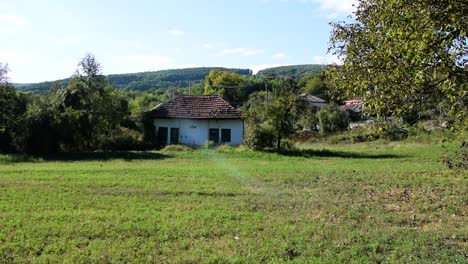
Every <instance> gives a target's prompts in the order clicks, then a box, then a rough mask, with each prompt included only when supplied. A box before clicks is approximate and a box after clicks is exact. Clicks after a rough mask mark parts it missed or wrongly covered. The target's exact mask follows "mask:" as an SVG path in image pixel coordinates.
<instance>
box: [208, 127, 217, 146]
mask: <svg viewBox="0 0 468 264" xmlns="http://www.w3.org/2000/svg"><path fill="white" fill-rule="evenodd" d="M208 140H209V141H213V142H214V143H215V144H219V129H217V128H210V131H209V135H208Z"/></svg>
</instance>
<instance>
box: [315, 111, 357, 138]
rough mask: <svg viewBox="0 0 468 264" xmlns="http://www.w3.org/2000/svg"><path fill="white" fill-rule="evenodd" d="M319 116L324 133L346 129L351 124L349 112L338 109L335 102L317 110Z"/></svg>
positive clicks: (321, 129) (321, 130)
mask: <svg viewBox="0 0 468 264" xmlns="http://www.w3.org/2000/svg"><path fill="white" fill-rule="evenodd" d="M317 118H318V122H319V126H320V133H322V134H325V133H331V132H338V131H344V130H346V129H348V126H349V116H348V113H347V112H344V111H340V110H338V108H337V107H336V105H334V104H329V105H327V106H325V107H322V108H321V109H320V110H319V111H318V112H317Z"/></svg>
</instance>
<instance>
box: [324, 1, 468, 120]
mask: <svg viewBox="0 0 468 264" xmlns="http://www.w3.org/2000/svg"><path fill="white" fill-rule="evenodd" d="M332 26H333V31H332V34H331V45H330V50H331V52H333V53H334V54H336V55H338V56H339V57H341V58H342V59H343V61H344V63H343V65H342V66H340V67H331V68H330V70H329V71H328V75H329V76H330V77H331V79H332V80H333V83H334V84H335V85H336V86H338V87H340V88H342V89H343V90H344V91H345V92H346V94H347V95H348V96H349V97H359V98H363V99H364V101H365V109H366V111H368V112H369V113H371V114H373V115H375V116H378V117H381V118H384V119H385V118H387V117H390V116H394V117H400V118H403V119H404V120H405V121H407V122H411V121H412V120H415V118H414V117H415V116H417V115H418V114H419V113H421V111H424V110H426V109H437V110H438V111H439V112H440V114H442V115H447V116H448V117H449V118H450V119H451V120H452V121H454V122H455V123H456V126H459V127H462V128H465V129H466V128H468V53H467V50H468V42H467V37H468V2H466V1H439V0H429V1H428V0H360V1H359V6H358V9H357V11H356V13H355V20H354V21H353V22H351V23H345V22H343V23H334V24H332Z"/></svg>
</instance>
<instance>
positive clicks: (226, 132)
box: [221, 128, 231, 143]
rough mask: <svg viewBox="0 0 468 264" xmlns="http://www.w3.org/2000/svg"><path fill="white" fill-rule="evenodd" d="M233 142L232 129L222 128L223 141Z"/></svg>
mask: <svg viewBox="0 0 468 264" xmlns="http://www.w3.org/2000/svg"><path fill="white" fill-rule="evenodd" d="M230 142H231V129H225V128H223V129H221V143H230Z"/></svg>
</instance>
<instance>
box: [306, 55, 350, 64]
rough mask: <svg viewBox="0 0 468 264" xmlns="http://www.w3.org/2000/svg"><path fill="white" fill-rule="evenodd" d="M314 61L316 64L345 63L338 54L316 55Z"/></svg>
mask: <svg viewBox="0 0 468 264" xmlns="http://www.w3.org/2000/svg"><path fill="white" fill-rule="evenodd" d="M312 61H313V63H314V64H326V65H330V64H338V65H340V64H343V62H342V61H341V60H340V59H339V58H338V57H337V56H335V55H330V54H327V55H325V56H314V57H313V60H312Z"/></svg>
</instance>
